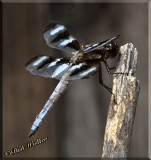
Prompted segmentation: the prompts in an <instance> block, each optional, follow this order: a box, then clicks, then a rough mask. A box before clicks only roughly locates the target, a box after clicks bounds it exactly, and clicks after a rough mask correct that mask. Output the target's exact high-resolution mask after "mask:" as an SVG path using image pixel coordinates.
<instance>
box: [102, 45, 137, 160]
mask: <svg viewBox="0 0 151 160" xmlns="http://www.w3.org/2000/svg"><path fill="white" fill-rule="evenodd" d="M119 52H120V53H119V54H120V57H119V61H118V64H117V69H116V71H115V72H122V73H125V74H117V75H114V77H113V90H112V92H113V94H114V95H115V101H114V96H113V95H112V98H111V102H110V105H109V111H108V117H107V122H106V129H105V136H104V145H103V154H102V158H127V154H128V151H129V146H130V139H131V134H132V128H133V123H134V118H135V112H136V105H137V100H138V95H139V89H140V85H139V81H138V80H137V79H136V65H137V55H138V52H137V50H136V48H134V46H133V44H131V43H129V44H125V45H124V46H121V47H120V51H119Z"/></svg>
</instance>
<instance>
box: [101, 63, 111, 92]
mask: <svg viewBox="0 0 151 160" xmlns="http://www.w3.org/2000/svg"><path fill="white" fill-rule="evenodd" d="M99 83H100V84H101V85H102V86H103V87H105V88H106V89H107V90H108V91H109V92H110V93H111V94H113V93H112V89H111V88H110V87H108V86H106V85H105V84H104V83H103V79H102V67H101V64H100V67H99ZM113 95H114V94H113Z"/></svg>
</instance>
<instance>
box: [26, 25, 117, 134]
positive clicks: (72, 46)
mask: <svg viewBox="0 0 151 160" xmlns="http://www.w3.org/2000/svg"><path fill="white" fill-rule="evenodd" d="M118 37H119V35H118V36H116V37H113V38H111V39H108V40H105V41H103V42H100V43H95V44H91V45H87V46H83V45H82V44H81V43H80V42H79V41H78V40H77V39H75V38H74V37H73V36H72V35H70V33H69V32H68V30H67V29H66V27H65V26H63V25H60V24H57V23H50V24H49V25H48V26H47V27H46V29H45V31H44V39H45V40H46V43H47V45H48V46H49V47H52V48H57V49H60V50H63V51H66V52H69V53H70V54H72V55H73V57H72V58H71V59H69V58H54V57H48V56H37V57H34V58H32V59H31V60H30V61H28V62H27V64H26V69H27V70H28V71H30V72H31V74H34V75H39V76H43V77H48V78H56V79H59V80H60V82H59V83H58V85H57V87H56V88H55V90H54V92H53V93H52V95H51V96H50V98H49V99H48V101H47V102H46V104H45V106H44V107H43V109H42V110H41V112H40V113H39V115H38V116H37V117H36V119H35V121H34V123H33V125H32V127H31V130H30V132H29V135H28V136H29V137H30V136H32V135H33V134H35V132H36V131H37V129H38V128H39V126H40V125H41V123H42V121H43V119H45V117H46V115H47V113H48V111H49V110H50V109H51V108H52V106H53V104H54V103H55V102H56V101H57V99H58V98H59V96H60V95H61V94H62V93H63V91H64V90H65V89H66V87H67V86H68V85H69V83H70V82H71V81H72V80H76V79H85V78H89V77H90V76H92V75H94V74H95V73H96V72H97V71H99V81H100V84H101V85H103V86H104V87H105V88H106V89H107V90H108V91H109V92H110V93H112V90H111V89H110V88H109V87H107V86H106V85H104V84H103V80H102V71H101V63H102V62H103V63H104V64H105V67H106V69H107V71H108V73H109V74H111V72H110V69H112V68H109V67H108V65H107V59H108V58H114V57H115V56H116V55H117V53H118V50H119V47H118V45H117V43H116V42H114V40H116V39H117V38H118Z"/></svg>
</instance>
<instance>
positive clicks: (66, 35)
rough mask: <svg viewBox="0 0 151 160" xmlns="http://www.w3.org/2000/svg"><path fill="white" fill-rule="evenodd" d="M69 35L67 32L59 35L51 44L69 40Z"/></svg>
mask: <svg viewBox="0 0 151 160" xmlns="http://www.w3.org/2000/svg"><path fill="white" fill-rule="evenodd" d="M69 35H70V34H69V32H68V31H67V30H65V31H64V32H62V33H60V34H58V35H57V37H55V38H54V39H53V40H52V41H51V42H52V43H54V42H58V41H59V40H60V39H68V37H69Z"/></svg>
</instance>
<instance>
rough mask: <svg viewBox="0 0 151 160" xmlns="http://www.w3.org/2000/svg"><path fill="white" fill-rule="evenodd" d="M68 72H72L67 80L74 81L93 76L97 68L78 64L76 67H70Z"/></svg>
mask: <svg viewBox="0 0 151 160" xmlns="http://www.w3.org/2000/svg"><path fill="white" fill-rule="evenodd" d="M68 70H69V71H72V72H71V74H70V76H69V80H76V79H85V78H89V77H90V76H92V75H94V74H95V73H96V72H97V67H95V66H90V65H87V64H86V63H80V64H78V65H73V66H71V67H70V68H69V69H68Z"/></svg>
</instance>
